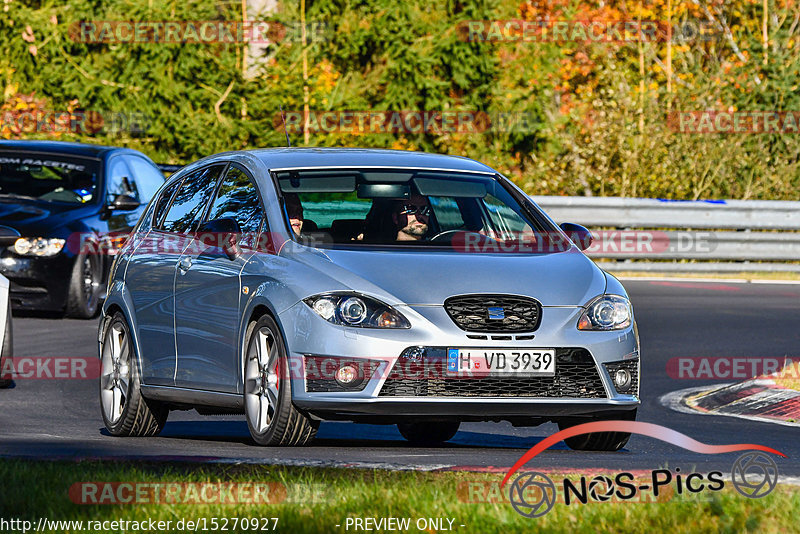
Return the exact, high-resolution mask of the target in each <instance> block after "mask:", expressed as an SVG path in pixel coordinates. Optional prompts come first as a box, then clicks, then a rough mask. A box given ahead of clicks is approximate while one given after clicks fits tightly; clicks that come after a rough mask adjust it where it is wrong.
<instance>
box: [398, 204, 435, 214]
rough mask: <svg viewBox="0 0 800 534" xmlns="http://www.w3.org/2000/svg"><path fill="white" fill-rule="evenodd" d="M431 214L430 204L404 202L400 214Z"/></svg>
mask: <svg viewBox="0 0 800 534" xmlns="http://www.w3.org/2000/svg"><path fill="white" fill-rule="evenodd" d="M430 214H431V207H430V206H415V205H414V204H403V209H402V210H400V215H422V216H423V217H427V216H429V215H430Z"/></svg>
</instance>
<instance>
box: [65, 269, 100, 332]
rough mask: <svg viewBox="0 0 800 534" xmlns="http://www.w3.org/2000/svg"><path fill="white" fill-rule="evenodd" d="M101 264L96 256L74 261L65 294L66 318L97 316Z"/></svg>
mask: <svg viewBox="0 0 800 534" xmlns="http://www.w3.org/2000/svg"><path fill="white" fill-rule="evenodd" d="M101 271H102V262H101V258H100V256H98V255H97V254H81V255H80V256H78V257H77V258H76V259H75V265H74V266H73V267H72V276H71V277H70V281H69V292H68V293H67V307H66V314H67V317H74V318H76V319H91V318H92V317H94V316H95V315H97V310H98V308H99V303H100V292H101V291H102V282H101V279H102V272H101Z"/></svg>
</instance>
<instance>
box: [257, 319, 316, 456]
mask: <svg viewBox="0 0 800 534" xmlns="http://www.w3.org/2000/svg"><path fill="white" fill-rule="evenodd" d="M246 347H247V348H246V349H245V350H246V352H245V358H246V359H245V367H244V371H245V376H244V412H245V417H246V419H247V426H248V428H249V429H250V435H251V436H253V439H254V440H255V442H256V443H258V444H259V445H269V446H300V445H305V444H307V443H309V442H310V441H311V440H312V439H314V436H315V435H316V434H317V428H318V427H319V422H318V421H312V420H311V419H309V418H308V417H307V416H306V415H305V414H303V413H302V412H300V411H299V410H297V408H295V407H294V404H292V387H291V380H290V378H291V376H290V374H289V358H288V357H287V354H286V345H285V344H284V342H283V337H282V336H281V332H280V329H279V328H278V325H277V323H276V322H275V321H274V320H273V319H272V317H270V316H269V315H264V316H262V317H260V318H259V319H258V320H257V321H255V322H253V323H250V326H249V327H248V329H247V345H246Z"/></svg>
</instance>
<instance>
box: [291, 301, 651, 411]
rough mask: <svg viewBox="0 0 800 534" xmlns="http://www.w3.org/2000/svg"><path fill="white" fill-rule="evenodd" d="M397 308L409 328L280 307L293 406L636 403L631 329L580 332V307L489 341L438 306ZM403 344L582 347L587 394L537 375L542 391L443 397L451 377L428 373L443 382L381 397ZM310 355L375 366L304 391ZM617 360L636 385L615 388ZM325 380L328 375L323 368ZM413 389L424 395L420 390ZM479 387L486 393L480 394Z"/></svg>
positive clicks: (582, 406) (614, 406)
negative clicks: (356, 379)
mask: <svg viewBox="0 0 800 534" xmlns="http://www.w3.org/2000/svg"><path fill="white" fill-rule="evenodd" d="M398 309H399V310H400V311H401V312H402V313H403V314H404V315H405V316H406V317H407V318H408V319H409V320H410V321H411V324H412V327H411V328H410V329H407V330H375V329H370V330H368V329H354V328H346V327H340V326H335V325H332V324H330V323H328V322H326V321H324V320H323V319H321V318H320V317H319V316H317V315H316V314H315V313H314V312H313V311H312V310H310V309H309V308H308V307H307V306H306V305H305V304H303V303H298V304H297V305H295V306H293V307H292V308H290V309H289V310H286V311H285V312H284V313H282V314H281V315H280V322H281V324H282V325H292V328H291V330H287V329H286V328H284V332H283V334H284V336H285V337H286V340H287V346H288V348H289V352H290V360H291V369H292V373H291V374H292V376H291V380H292V397H293V400H294V403H295V405H296V406H297V407H299V408H301V409H303V410H306V411H308V412H310V413H312V414H315V415H318V416H320V417H322V418H342V419H362V418H369V417H380V418H382V419H392V418H397V419H398V420H401V419H403V418H405V417H416V418H432V419H436V418H454V419H461V420H500V419H509V420H512V419H521V418H531V419H551V418H558V417H568V416H581V415H593V414H601V413H613V412H621V411H627V410H632V409H635V408H636V407H637V406H638V405H639V404H640V400H639V382H640V365H639V343H638V337H637V335H636V330H635V327H630V328H628V329H626V330H620V331H614V332H584V331H579V330H577V328H576V325H577V322H578V318H579V316H580V314H581V312H582V311H583V308H580V307H566V306H564V307H546V308H544V309H543V312H542V322H541V324H540V326H539V328H538V329H537V330H536V331H535V332H533V333H521V334H524V335H527V336H530V335H533V339H523V340H517V339H516V337H517V336H515V335H512V336H510V337H511V339H510V340H508V339H492V336H491V335H487V339H486V340H478V339H471V338H468V337H467V335H468V334H472V333H467V332H464V331H462V330H460V329H459V328H458V327H457V326H455V324H454V323H453V322H452V321H451V320H450V318H449V317H448V316H447V314H446V313H445V311H444V309H443V308H442V307H437V306H420V307H399V308H398ZM409 347H435V348H436V349H435V350H438V351H439V352H438V353H437V354H441V350H442V348H466V347H470V348H493V349H508V350H513V349H515V348H534V347H535V348H543V349H544V348H549V349H557V350H563V351H570V350H572V351H582V352H584V353H585V354H588V355H589V356H588V357H589V358H590V363H587V369H589V370H591V371H592V372H594V373H596V375H594V388H593V389H592V388H588V390H589V391H590V392H592V393H591V394H590V395H588V396H586V397H581V396H580V395H579V394H577V393H576V392H575V388H574V387H573V388H571V389H570V393H569V396H563V397H561V396H557V394H555V395H556V396H554V393H553V391H556V390H554V389H553V388H546V387H545V388H544V389H542V383H543V379H541V378H537V379H535V380H536V381H537V384H536V386H537V387H538V388H539V389H535V388H534V385H533V383H532V385H531V391H540V390H541V391H544V390H547V392H546V393H543V394H542V395H541V396H531V395H538V394H536V393H531V392H523V393H522V394H520V395H515V396H505V394H504V395H503V396H493V395H492V394H491V390H487V389H486V388H483V393H477V394H476V393H474V392H469V393H467V395H464V396H458V395H454V394H453V393H452V388H451V389H450V390H449V391H448V392H447V393H445V394H444V395H447V396H442V394H437V393H436V392H437V391H444V390H447V389H448V387H449V385H450V384H452V383H453V382H448V381H447V378H446V377H441V376H437V377H434V379H439V378H443V382H442V381H440V382H437V386H436V388H431V389H426V387H423V388H421V389H420V388H416V389H414V388H411V389H413V390H414V391H416V392H417V393H414V394H408V395H403V394H401V395H398V394H397V393H396V391H395V392H394V393H392V396H387V393H386V389H385V388H387V387H388V386H387V381H389V380H392V379H393V378H392V371H393V370H396V368H397V367H396V364H397V363H398V361H401V362H403V361H404V360H403V359H401V355H402V354H403V353H404V351H405V350H406V349H408V348H409ZM309 357H330V358H332V359H347V360H353V361H365V360H371V361H372V362H374V364H375V366H376V367H377V368H376V369H375V370H374V372H372V373H371V377H372V378H371V379H370V380H368V381H367V382H366V385H365V386H364V387H363V389H361V390H359V391H319V390H317V391H309V389H312V390H313V389H314V388H309V383H310V382H309V375H308V369H307V368H306V359H307V358H309ZM619 362H626V364H627V365H629V366H630V368H631V369H635V372H636V377H635V378H636V384H635V387H634V388H631V389H630V390H629V391H627V392H625V393H620V392H618V391H617V389H616V388H615V386H614V383H613V380H612V378H611V375H610V373H609V371H608V368H607V367H606V364H612V365H614V364H618V363H619ZM557 365H558V364H557ZM557 371H558V366H557ZM587 376H588V375H587ZM324 378H326V379H327V380H332V376H331V374H330V373H327V374H326V376H325V377H324ZM415 378H416V377H412V378H410V380H413V379H415ZM590 378H591V377H590ZM394 379H397V377H396V376H395V377H394ZM480 380H482V379H480V378H476V379H475V380H474V383H475V385H476V388H477V389H481V388H480V387H478V386H480V385H481V384H480ZM520 380H523V379H520ZM442 384H444V385H442ZM470 385H471V384H470ZM519 385H520V382H516V387H517V388H519ZM573 385H574V384H573ZM437 388H438V389H437ZM323 389H324V388H323ZM332 389H336V388H332ZM420 391H424V392H425V393H424V394H422V395H420V394H419V392H420ZM486 391H489V393H490V394H486Z"/></svg>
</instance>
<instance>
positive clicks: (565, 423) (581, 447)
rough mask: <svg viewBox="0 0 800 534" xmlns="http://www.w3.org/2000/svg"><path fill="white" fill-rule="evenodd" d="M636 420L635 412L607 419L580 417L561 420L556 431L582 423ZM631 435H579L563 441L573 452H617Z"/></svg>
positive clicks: (613, 433)
mask: <svg viewBox="0 0 800 534" xmlns="http://www.w3.org/2000/svg"><path fill="white" fill-rule="evenodd" d="M635 419H636V410H631V411H630V412H626V413H624V414H621V415H614V416H607V417H580V418H577V417H576V418H570V419H562V420H560V421H558V429H559V430H566V429H567V428H570V427H573V426H576V425H580V424H583V423H593V422H597V421H618V420H622V421H634V420H635ZM630 437H631V435H630V433H629V432H594V433H592V434H581V435H579V436H573V437H571V438H567V439H565V440H564V443H566V444H567V446H568V447H569V448H570V449H572V450H575V451H609V452H613V451H618V450H620V449H621V448H622V447H624V446H625V445H626V444H627V443H628V440H629V439H630Z"/></svg>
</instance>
